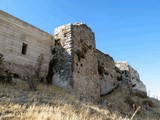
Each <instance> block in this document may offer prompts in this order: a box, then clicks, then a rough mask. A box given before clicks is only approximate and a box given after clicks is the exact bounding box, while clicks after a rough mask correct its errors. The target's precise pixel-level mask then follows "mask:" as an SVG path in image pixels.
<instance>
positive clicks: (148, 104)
mask: <svg viewBox="0 0 160 120" xmlns="http://www.w3.org/2000/svg"><path fill="white" fill-rule="evenodd" d="M143 105H146V106H149V107H151V108H153V107H155V104H154V103H153V102H152V101H151V100H149V99H148V100H144V101H143Z"/></svg>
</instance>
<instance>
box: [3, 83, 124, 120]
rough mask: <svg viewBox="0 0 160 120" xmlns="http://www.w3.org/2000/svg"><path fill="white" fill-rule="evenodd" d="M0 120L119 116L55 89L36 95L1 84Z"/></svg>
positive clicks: (41, 89)
mask: <svg viewBox="0 0 160 120" xmlns="http://www.w3.org/2000/svg"><path fill="white" fill-rule="evenodd" d="M0 119H1V120H9V119H11V120H18V119H19V120H121V119H122V117H121V116H120V115H118V113H113V112H111V111H109V110H108V109H106V108H102V107H100V106H96V105H92V104H89V103H84V102H80V101H79V100H77V99H76V98H74V96H71V95H70V94H68V93H67V92H66V91H64V90H62V89H60V88H59V87H56V86H53V85H52V86H47V85H39V86H38V88H37V91H28V90H27V89H26V88H25V89H22V88H20V87H19V86H18V87H17V86H14V87H13V86H9V85H3V84H0Z"/></svg>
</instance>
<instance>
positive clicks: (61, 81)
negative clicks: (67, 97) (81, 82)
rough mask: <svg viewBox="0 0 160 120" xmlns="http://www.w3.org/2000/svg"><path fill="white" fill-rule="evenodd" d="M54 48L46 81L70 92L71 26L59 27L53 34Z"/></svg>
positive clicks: (71, 80) (71, 71) (71, 77)
mask: <svg viewBox="0 0 160 120" xmlns="http://www.w3.org/2000/svg"><path fill="white" fill-rule="evenodd" d="M54 40H55V43H54V44H55V45H54V46H55V47H54V48H53V50H52V54H53V58H52V60H51V62H50V69H49V72H48V76H47V81H48V82H49V83H53V84H55V85H57V86H60V87H62V88H64V89H66V90H67V91H71V89H72V82H73V76H72V74H73V70H72V65H73V61H72V58H73V56H72V44H73V40H72V36H71V25H70V24H68V25H65V26H60V27H58V28H56V29H55V32H54Z"/></svg>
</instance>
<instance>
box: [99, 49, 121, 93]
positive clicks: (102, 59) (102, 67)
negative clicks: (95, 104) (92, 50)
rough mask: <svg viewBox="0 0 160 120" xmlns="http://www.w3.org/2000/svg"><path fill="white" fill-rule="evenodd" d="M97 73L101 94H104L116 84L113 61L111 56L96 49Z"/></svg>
mask: <svg viewBox="0 0 160 120" xmlns="http://www.w3.org/2000/svg"><path fill="white" fill-rule="evenodd" d="M97 62H98V73H99V76H100V87H101V95H105V94H107V93H109V92H111V91H112V90H113V89H115V88H116V87H117V85H118V82H117V73H116V70H115V63H114V60H113V58H112V57H110V56H109V55H107V54H104V53H102V52H101V51H99V50H97Z"/></svg>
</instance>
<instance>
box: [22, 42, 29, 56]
mask: <svg viewBox="0 0 160 120" xmlns="http://www.w3.org/2000/svg"><path fill="white" fill-rule="evenodd" d="M27 46H28V45H27V44H26V43H23V44H22V54H23V55H26V54H27Z"/></svg>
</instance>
